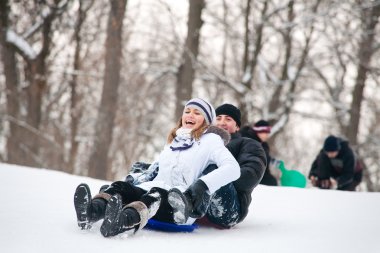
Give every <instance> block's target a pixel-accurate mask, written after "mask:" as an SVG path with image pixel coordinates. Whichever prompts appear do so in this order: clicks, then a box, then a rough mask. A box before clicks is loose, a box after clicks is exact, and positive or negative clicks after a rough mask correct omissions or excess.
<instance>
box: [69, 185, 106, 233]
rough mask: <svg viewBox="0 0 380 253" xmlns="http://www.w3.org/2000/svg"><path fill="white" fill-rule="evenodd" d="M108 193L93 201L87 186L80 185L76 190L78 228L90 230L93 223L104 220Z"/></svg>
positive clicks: (75, 202)
mask: <svg viewBox="0 0 380 253" xmlns="http://www.w3.org/2000/svg"><path fill="white" fill-rule="evenodd" d="M109 197H111V196H109V195H108V194H106V193H101V194H98V195H96V196H95V198H94V199H91V191H90V188H89V187H88V185H87V184H84V183H82V184H80V185H78V187H77V188H76V190H75V194H74V207H75V212H76V215H77V222H78V226H79V227H80V228H81V229H82V230H84V229H90V228H91V227H92V223H94V222H96V221H98V220H100V219H102V218H103V217H104V214H105V210H106V205H107V198H109Z"/></svg>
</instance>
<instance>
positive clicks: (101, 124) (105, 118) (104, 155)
mask: <svg viewBox="0 0 380 253" xmlns="http://www.w3.org/2000/svg"><path fill="white" fill-rule="evenodd" d="M110 3H111V10H110V14H109V19H108V25H107V38H106V45H105V47H106V56H105V73H104V84H103V92H102V97H101V101H100V106H99V111H98V118H97V121H96V125H95V136H94V146H93V150H92V154H91V156H90V161H89V164H88V165H89V173H88V175H89V176H90V177H94V178H99V179H107V174H108V172H107V171H108V169H109V168H108V167H109V166H108V150H109V149H110V146H111V141H112V132H113V127H114V119H115V115H116V109H117V98H118V87H119V82H120V60H121V53H122V51H121V37H122V36H121V35H122V27H123V18H124V13H125V8H126V5H127V0H119V1H113V0H111V1H110Z"/></svg>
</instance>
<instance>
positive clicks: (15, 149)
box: [0, 0, 25, 165]
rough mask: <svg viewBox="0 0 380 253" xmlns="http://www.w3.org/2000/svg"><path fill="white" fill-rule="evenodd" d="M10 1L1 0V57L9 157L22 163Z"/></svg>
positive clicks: (17, 80)
mask: <svg viewBox="0 0 380 253" xmlns="http://www.w3.org/2000/svg"><path fill="white" fill-rule="evenodd" d="M9 11H10V10H9V2H8V1H7V0H4V1H0V15H1V17H0V45H1V46H2V47H1V57H2V59H1V60H2V62H3V66H4V75H5V86H6V98H7V104H6V106H7V107H6V108H7V110H6V111H7V117H6V120H8V122H9V132H10V134H9V137H8V139H7V145H6V148H7V159H6V161H7V162H9V163H15V164H16V163H17V164H21V165H24V164H23V163H20V157H24V155H25V154H24V153H23V151H22V149H21V146H20V144H21V143H22V136H21V131H22V129H21V128H20V125H19V124H18V120H19V108H20V105H19V94H18V85H19V78H18V73H17V61H16V51H15V49H14V47H13V46H12V45H9V44H8V43H7V42H6V32H7V29H8V15H9Z"/></svg>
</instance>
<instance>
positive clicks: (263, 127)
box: [252, 120, 272, 134]
mask: <svg viewBox="0 0 380 253" xmlns="http://www.w3.org/2000/svg"><path fill="white" fill-rule="evenodd" d="M252 129H253V131H255V132H256V133H268V134H269V133H270V131H271V129H272V127H271V126H270V125H269V122H268V121H265V120H259V121H257V122H256V123H255V124H254V125H253V127H252Z"/></svg>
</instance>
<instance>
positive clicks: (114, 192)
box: [74, 98, 240, 237]
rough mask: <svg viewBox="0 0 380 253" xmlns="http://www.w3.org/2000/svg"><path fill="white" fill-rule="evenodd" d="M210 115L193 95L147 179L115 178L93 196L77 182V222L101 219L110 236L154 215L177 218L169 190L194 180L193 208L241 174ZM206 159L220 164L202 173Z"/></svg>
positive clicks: (85, 226) (207, 107) (103, 230)
mask: <svg viewBox="0 0 380 253" xmlns="http://www.w3.org/2000/svg"><path fill="white" fill-rule="evenodd" d="M214 120H215V110H214V108H213V107H212V106H211V105H210V104H209V103H208V102H206V101H204V100H202V99H199V98H194V99H191V100H190V101H188V102H187V103H186V105H185V108H184V111H183V114H182V117H181V119H180V120H179V121H178V123H177V126H176V127H175V128H174V129H172V131H171V132H170V134H169V136H168V142H167V145H165V147H164V149H163V151H162V152H161V153H160V155H159V158H158V160H157V161H156V162H154V163H153V164H152V165H151V168H150V169H148V171H155V172H156V173H155V174H154V176H152V177H150V178H149V177H146V178H148V180H149V181H146V182H141V180H138V179H137V178H133V177H132V180H130V181H117V182H113V183H112V184H111V185H110V186H109V187H108V188H107V189H105V190H104V191H103V192H101V193H99V194H97V195H96V196H95V197H94V198H91V193H90V189H89V187H88V185H86V184H80V185H79V186H78V187H77V189H76V192H75V195H74V205H75V210H76V214H77V220H78V226H79V227H81V228H82V229H89V228H91V224H92V223H94V222H96V221H98V220H100V219H102V218H104V221H103V223H102V225H101V228H100V231H101V233H102V235H103V236H105V237H108V236H114V235H117V234H120V233H122V232H125V231H127V230H130V229H134V230H135V232H136V231H137V230H138V229H141V228H143V227H144V226H145V225H146V223H147V221H148V219H150V218H152V217H153V218H154V219H156V220H160V221H165V222H171V223H178V221H179V220H181V217H178V215H177V216H176V214H175V213H173V207H172V206H171V205H170V204H169V202H168V191H169V190H170V189H172V188H177V189H182V190H185V189H187V188H188V187H189V186H190V185H192V184H193V183H194V182H195V183H196V184H197V185H196V186H197V187H196V188H197V189H199V191H197V192H198V195H200V196H197V197H198V200H196V202H197V203H195V208H197V205H201V203H200V202H201V201H200V202H199V199H200V200H201V199H202V196H203V195H205V196H210V195H212V194H213V193H214V192H215V191H216V190H217V189H219V188H220V187H222V186H224V185H226V184H228V183H230V182H232V181H234V180H236V179H237V178H239V176H240V168H239V164H238V163H237V162H236V160H235V158H234V157H233V156H232V154H231V153H230V152H229V151H228V149H227V148H226V147H225V146H224V142H223V140H222V138H221V135H222V136H223V134H225V133H223V134H220V133H221V130H220V129H218V128H216V127H213V126H211V125H212V123H213V121H214ZM227 135H228V134H227ZM226 142H228V140H226ZM209 164H216V165H217V166H218V169H217V170H215V171H212V172H211V173H209V174H207V175H202V172H203V170H204V169H205V168H206V167H207V166H208V165H209ZM155 169H158V171H157V170H155ZM175 209H178V207H176V208H175ZM186 219H187V217H186ZM193 222H194V219H188V220H187V224H191V223H193Z"/></svg>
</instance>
